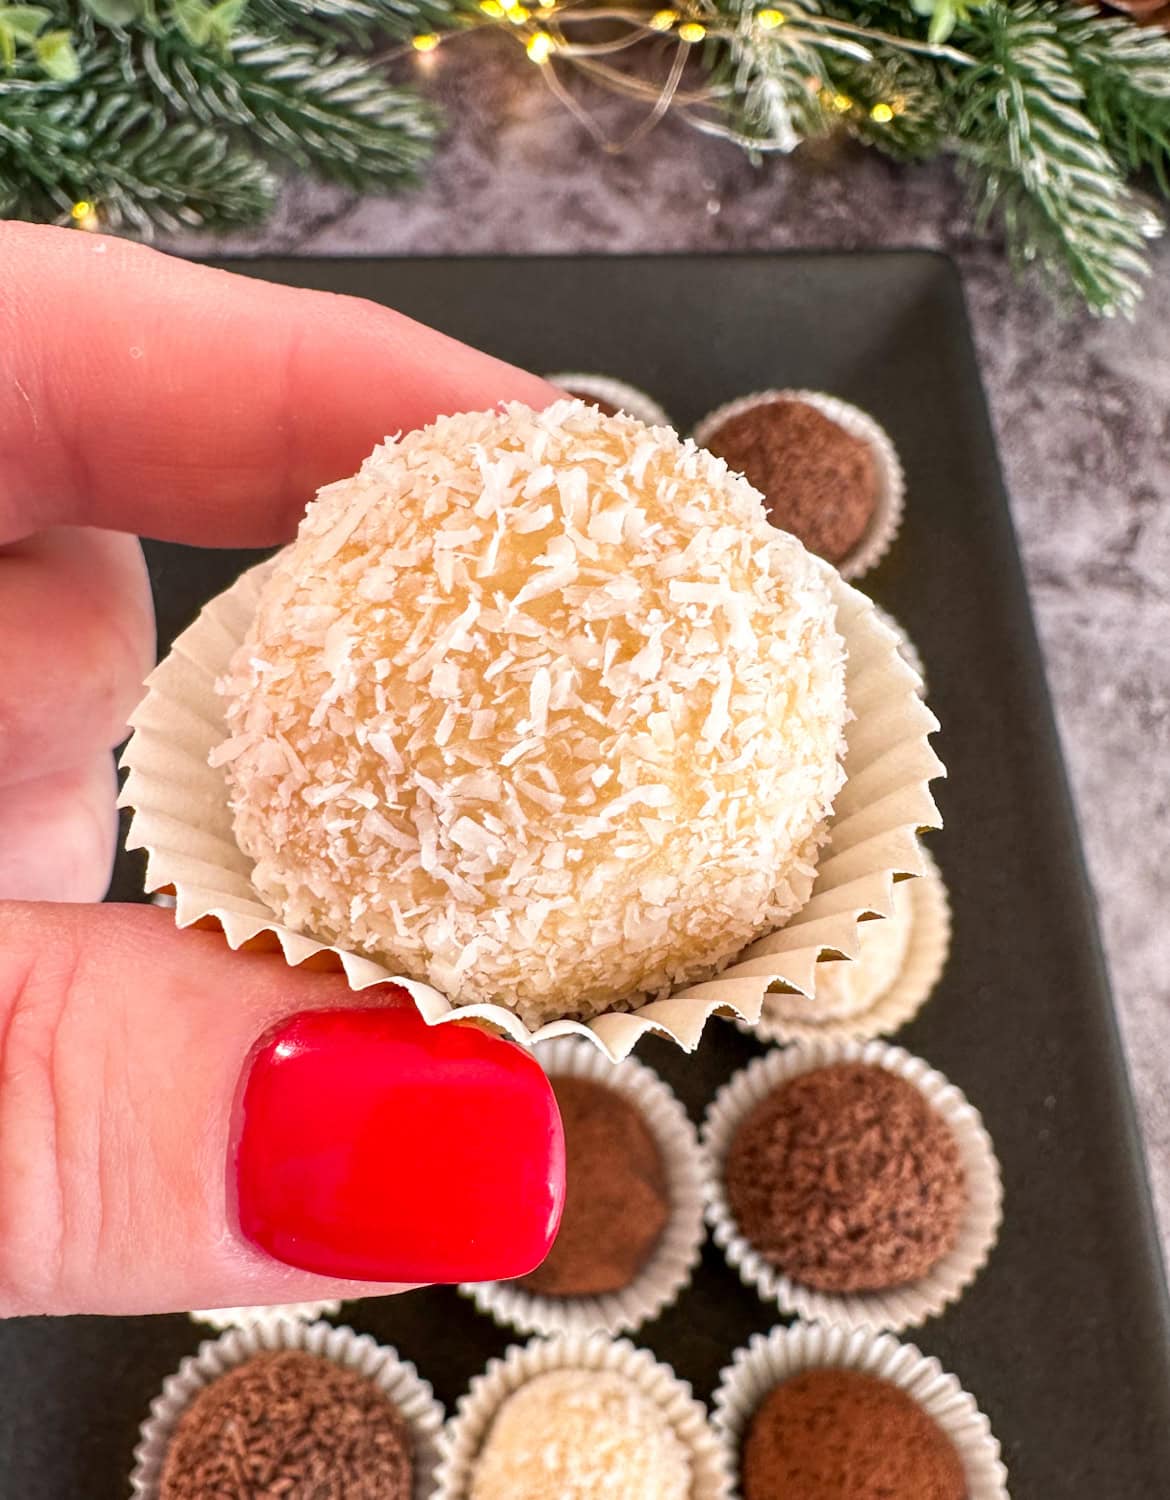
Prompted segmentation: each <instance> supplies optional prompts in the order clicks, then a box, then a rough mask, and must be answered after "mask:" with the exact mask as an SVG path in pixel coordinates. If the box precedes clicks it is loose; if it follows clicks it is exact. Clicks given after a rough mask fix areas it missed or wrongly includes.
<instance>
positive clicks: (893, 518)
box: [694, 390, 906, 579]
mask: <svg viewBox="0 0 1170 1500" xmlns="http://www.w3.org/2000/svg"><path fill="white" fill-rule="evenodd" d="M773 401H793V402H800V403H802V404H803V405H805V406H811V407H813V408H815V410H817V411H819V412H820V413H821V414H822V415H823V416H826V417H828V419H829V420H830V421H831V422H835V423H836V424H837V426H838V427H841V428H843V429H844V430H845V431H846V432H847V433H849V434H850V436H851V437H855V438H858V439H860V440H861V441H862V442H863V443H865V444H866V445H867V446H868V447H869V449H870V452H871V453H872V455H873V461H874V472H875V478H876V485H877V494H876V497H875V501H874V509H873V514H872V516H871V517H870V519H869V522H868V524H867V526H866V528H865V532H864V534H863V535H862V537H861V539H860V541H858V542H857V543H856V544H855V545H854V546H853V547H852V548H851V549H850V551H849V553H848V555H847V556H845V557H844V558H842V559H841V561H840V562H839V563H838V564H837V567H838V571H839V572H840V574H841V576H842V578H849V579H855V578H860V577H861V576H862V575H863V574H864V573H868V572H869V570H870V569H871V568H872V567H874V566H875V565H876V564H877V563H879V562H880V561H881V559H882V558H883V557H884V556H885V554H886V552H887V551H888V550H889V547H890V543H891V542H892V541H893V540H894V537H895V536H896V535H897V533H898V528H899V526H900V525H901V523H902V508H903V502H904V497H905V492H906V481H905V477H904V475H903V473H902V464H901V461H900V460H899V458H898V454H897V451H896V449H895V448H894V445H893V443H892V442H891V441H890V439H889V436H888V434H887V433H886V431H885V429H884V428H883V427H880V426H879V425H878V423H877V422H875V421H874V419H873V418H872V417H871V416H870V415H869V413H868V412H864V411H862V410H861V408H860V407H857V406H852V405H850V403H849V402H848V401H841V400H840V399H839V398H838V397H836V396H827V395H825V394H824V392H823V391H790V390H784V391H756V392H755V393H754V394H752V395H750V396H741V397H740V398H739V399H738V400H736V401H729V402H728V403H727V404H726V405H725V406H720V407H718V408H716V410H715V411H713V412H710V413H709V414H708V415H707V416H705V417H704V418H703V420H702V421H701V422H700V423H699V425H698V426H697V427H696V428H695V433H694V437H695V442H696V443H699V444H701V445H702V446H703V447H706V446H707V444H708V442H710V440H711V439H712V438H713V437H714V435H715V433H716V432H717V431H718V430H719V428H720V427H721V426H722V425H723V424H724V423H725V422H728V421H730V420H731V419H732V418H733V417H739V416H742V415H743V414H744V413H745V412H748V411H751V409H752V408H753V407H755V406H765V405H767V404H769V403H770V402H773ZM733 467H734V465H733ZM750 477H751V476H749V478H750Z"/></svg>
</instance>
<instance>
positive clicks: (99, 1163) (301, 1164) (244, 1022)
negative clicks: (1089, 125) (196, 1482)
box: [0, 902, 564, 1314]
mask: <svg viewBox="0 0 1170 1500" xmlns="http://www.w3.org/2000/svg"><path fill="white" fill-rule="evenodd" d="M563 1195H564V1142H563V1138H562V1135H561V1128H560V1122H559V1119H558V1117H557V1112H556V1104H555V1101H554V1098H553V1094H552V1090H551V1088H550V1087H549V1084H548V1081H547V1079H546V1078H545V1076H544V1074H543V1072H542V1071H541V1069H540V1067H539V1065H538V1064H537V1063H536V1062H535V1060H534V1059H533V1058H532V1057H531V1056H530V1055H528V1054H527V1053H525V1052H524V1051H523V1050H522V1049H520V1048H519V1047H517V1046H515V1045H514V1044H513V1043H511V1042H506V1041H501V1040H499V1039H498V1038H496V1037H493V1036H489V1035H488V1034H487V1033H485V1032H483V1031H481V1030H480V1029H479V1028H477V1027H475V1026H471V1025H444V1026H438V1027H428V1026H426V1024H425V1023H424V1022H423V1021H422V1019H421V1018H420V1017H419V1016H418V1014H417V1012H416V1011H415V1010H414V1007H413V1006H412V1005H411V1004H410V1003H409V1000H408V999H407V998H406V997H405V995H403V993H402V992H401V991H396V990H394V989H392V988H390V987H387V988H385V989H380V990H377V991H369V992H364V993H362V994H360V995H356V994H354V993H353V992H352V991H350V990H349V989H348V988H347V986H346V984H345V982H344V980H343V979H342V978H341V977H339V976H336V975H332V974H313V973H308V972H306V971H305V970H303V969H301V970H297V969H290V968H289V967H288V966H287V965H286V964H285V963H284V961H283V959H282V958H281V957H280V956H279V955H262V954H245V953H233V952H231V951H230V950H229V949H228V947H227V946H226V944H225V943H224V941H223V939H222V937H221V936H219V935H218V934H215V933H209V932H197V931H186V932H180V931H178V930H177V929H176V928H175V927H174V925H173V919H171V918H170V917H169V916H168V915H167V914H166V913H164V912H162V911H160V910H156V909H152V908H149V907H139V906H106V907H100V908H93V907H90V908H85V907H72V906H53V905H48V904H39V903H35V904H18V903H11V902H5V903H0V1314H16V1313H44V1312H48V1313H71V1312H98V1313H140V1312H157V1311H164V1310H173V1309H184V1308H189V1307H216V1306H226V1305H235V1304H242V1303H270V1302H289V1301H306V1300H317V1299H326V1298H337V1297H342V1298H345V1297H354V1296H360V1295H367V1294H369V1293H371V1292H385V1291H388V1290H392V1289H393V1287H391V1286H388V1285H387V1284H386V1283H397V1284H402V1283H417V1282H424V1281H463V1280H473V1281H478V1280H493V1279H496V1278H501V1277H508V1276H518V1275H522V1274H524V1273H525V1272H526V1271H528V1270H531V1269H532V1268H533V1267H534V1266H535V1265H536V1264H538V1263H539V1261H540V1260H541V1259H542V1258H543V1256H544V1254H545V1253H546V1251H547V1249H548V1247H549V1245H550V1243H551V1240H552V1236H553V1234H554V1233H555V1231H556V1226H557V1222H558V1219H559V1216H560V1209H561V1204H562V1201H563ZM336 1278H340V1280H339V1279H336ZM371 1283H377V1285H371Z"/></svg>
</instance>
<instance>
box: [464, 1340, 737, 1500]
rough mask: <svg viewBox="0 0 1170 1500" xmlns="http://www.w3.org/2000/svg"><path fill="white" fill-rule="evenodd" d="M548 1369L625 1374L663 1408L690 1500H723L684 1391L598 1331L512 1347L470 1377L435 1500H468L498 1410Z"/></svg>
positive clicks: (717, 1451) (697, 1416) (706, 1437)
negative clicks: (686, 1469) (687, 1468)
mask: <svg viewBox="0 0 1170 1500" xmlns="http://www.w3.org/2000/svg"><path fill="white" fill-rule="evenodd" d="M550 1370H605V1371H609V1372H610V1373H612V1374H615V1375H623V1376H624V1377H625V1378H626V1379H627V1380H629V1381H631V1382H632V1383H633V1384H634V1385H635V1386H636V1387H637V1388H638V1390H639V1391H640V1392H641V1393H642V1395H644V1396H646V1397H648V1398H649V1399H650V1400H651V1401H653V1402H655V1404H656V1405H657V1406H658V1407H659V1408H660V1409H661V1411H662V1414H663V1416H664V1417H665V1418H666V1420H667V1421H668V1422H669V1423H670V1425H671V1427H672V1428H673V1429H674V1432H675V1435H676V1436H677V1437H678V1439H679V1441H680V1442H681V1443H682V1444H683V1445H684V1446H685V1448H686V1449H687V1452H688V1453H689V1454H690V1458H691V1495H690V1500H726V1497H727V1496H728V1495H729V1494H730V1489H731V1479H730V1474H729V1471H728V1467H727V1460H726V1457H725V1454H724V1450H723V1445H722V1443H721V1442H720V1440H719V1439H718V1437H717V1436H716V1435H715V1432H714V1430H713V1429H712V1427H711V1424H710V1422H709V1421H708V1420H707V1412H706V1408H705V1407H704V1406H703V1405H702V1403H701V1402H699V1401H697V1400H696V1399H695V1398H694V1396H693V1395H692V1394H691V1388H690V1386H689V1385H688V1384H687V1383H686V1381H684V1380H680V1379H679V1378H678V1376H677V1375H676V1374H675V1373H674V1371H673V1370H672V1369H671V1367H670V1366H669V1365H666V1364H663V1363H661V1362H660V1361H659V1360H656V1359H655V1358H654V1356H653V1355H652V1354H651V1353H650V1352H649V1351H648V1350H646V1349H637V1348H635V1347H634V1345H633V1344H631V1343H630V1342H629V1340H628V1339H617V1340H613V1339H609V1338H607V1337H606V1336H605V1335H604V1334H598V1333H594V1334H566V1335H564V1336H562V1337H560V1338H553V1339H532V1340H531V1341H530V1342H529V1343H527V1344H523V1345H520V1344H513V1345H512V1347H511V1348H510V1349H508V1350H507V1351H506V1352H505V1354H504V1357H503V1358H502V1359H493V1360H492V1361H491V1362H490V1363H489V1364H488V1367H487V1369H486V1370H485V1371H484V1372H483V1374H482V1375H477V1376H476V1377H475V1379H474V1380H473V1381H472V1382H471V1387H470V1389H469V1390H468V1392H467V1394H466V1395H464V1396H462V1397H460V1399H459V1403H458V1405H457V1407H456V1409H455V1415H454V1416H453V1417H452V1418H451V1420H450V1421H449V1422H448V1423H447V1426H446V1428H445V1429H444V1432H443V1436H442V1440H441V1444H440V1450H441V1457H440V1462H439V1470H438V1488H437V1491H436V1496H435V1500H467V1493H468V1487H469V1485H470V1482H471V1476H472V1473H473V1472H474V1468H475V1461H476V1459H477V1457H478V1456H479V1452H480V1450H481V1449H482V1447H483V1444H484V1440H485V1438H486V1437H487V1435H488V1431H489V1429H490V1428H491V1425H492V1422H493V1421H494V1420H495V1416H496V1413H497V1412H498V1411H499V1409H500V1407H501V1405H502V1404H503V1402H504V1401H505V1400H506V1399H507V1398H508V1397H509V1396H510V1395H511V1394H512V1393H513V1391H517V1390H519V1389H520V1387H521V1386H523V1385H527V1383H528V1382H529V1381H530V1380H534V1379H535V1378H536V1377H537V1376H538V1375H544V1374H547V1373H548V1372H549V1371H550Z"/></svg>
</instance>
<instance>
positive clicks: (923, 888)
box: [737, 849, 951, 1045]
mask: <svg viewBox="0 0 1170 1500" xmlns="http://www.w3.org/2000/svg"><path fill="white" fill-rule="evenodd" d="M923 855H924V857H925V861H926V865H927V869H926V872H925V874H924V875H923V876H922V878H921V879H920V880H913V881H911V882H910V883H909V893H910V900H911V901H912V902H913V909H912V912H911V922H910V936H909V939H908V940H907V944H906V952H905V954H904V955H903V958H902V965H901V967H900V969H899V970H898V973H897V975H896V976H895V978H894V980H893V982H892V983H891V984H890V985H888V986H887V987H886V989H885V990H883V991H882V993H881V994H880V995H879V996H878V997H877V999H876V1000H875V1001H874V1002H873V1004H872V1005H869V1006H867V1007H866V1008H865V1010H861V1011H858V1012H856V1013H855V1014H853V1015H848V1016H839V1017H829V1018H826V1019H825V1020H822V1021H818V1020H815V1019H814V1018H813V1012H814V1011H815V1009H816V1003H817V1002H816V999H815V998H814V999H812V1000H811V1001H809V1002H808V1011H809V1014H808V1016H807V1018H801V1019H796V1018H794V1017H792V1016H786V1015H781V1014H778V1010H779V1007H778V1006H777V1004H776V999H777V998H779V997H775V998H774V997H769V996H765V998H764V1004H763V1007H762V1009H761V1011H760V1019H759V1021H758V1022H757V1023H756V1025H755V1026H749V1025H748V1024H747V1022H746V1021H740V1022H738V1023H737V1024H738V1026H739V1028H740V1030H741V1031H743V1032H745V1033H747V1035H749V1036H757V1037H759V1039H760V1040H761V1041H762V1042H778V1043H780V1044H781V1045H787V1044H788V1043H789V1042H818V1041H824V1042H828V1041H869V1040H871V1038H873V1037H879V1036H893V1034H894V1032H896V1031H898V1030H899V1029H900V1028H901V1027H903V1026H905V1025H907V1024H908V1023H909V1022H910V1021H912V1020H913V1019H914V1017H915V1016H916V1015H917V1014H918V1012H919V1011H920V1010H921V1009H922V1007H923V1006H924V1005H925V1004H926V1002H927V1001H928V1000H929V999H930V997H931V995H932V993H933V992H934V988H935V986H936V985H937V984H938V982H939V980H940V979H941V978H942V972H943V969H944V968H945V967H946V962H947V955H948V954H949V952H950V947H951V904H950V899H949V897H948V896H947V888H946V885H945V884H944V883H943V878H942V876H941V875H940V874H939V872H938V867H937V866H936V865H935V863H934V860H933V858H932V857H931V855H930V854H929V852H928V851H927V850H925V849H924V850H923Z"/></svg>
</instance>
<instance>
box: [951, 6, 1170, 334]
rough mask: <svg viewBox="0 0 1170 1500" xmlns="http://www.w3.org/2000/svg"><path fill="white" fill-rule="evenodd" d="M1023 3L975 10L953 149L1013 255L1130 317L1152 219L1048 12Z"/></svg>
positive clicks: (1105, 309)
mask: <svg viewBox="0 0 1170 1500" xmlns="http://www.w3.org/2000/svg"><path fill="white" fill-rule="evenodd" d="M1052 10H1053V7H1051V6H1044V5H1039V4H1036V3H1035V0H1023V3H1020V4H1016V5H1013V6H1011V7H1008V6H1006V5H989V6H987V7H986V8H985V9H982V10H979V11H977V12H973V13H972V15H971V17H970V20H969V27H970V31H969V34H967V35H964V37H963V43H964V46H965V47H966V48H967V50H968V51H969V52H971V53H972V54H973V55H974V57H975V58H976V62H975V64H974V66H972V67H970V68H965V69H957V70H956V72H955V76H954V85H955V88H956V91H957V92H956V100H957V105H958V115H957V120H956V135H957V139H956V142H955V148H956V150H957V151H958V153H959V155H960V157H961V159H962V160H963V161H965V162H966V163H967V165H968V166H969V167H970V168H971V170H972V172H973V174H974V177H975V181H976V189H977V195H978V202H979V212H980V220H981V222H985V221H986V220H987V219H988V218H989V217H991V216H993V215H998V216H999V218H1000V219H1001V220H1002V221H1003V223H1004V225H1005V228H1006V230H1007V232H1008V239H1009V243H1010V244H1011V246H1012V247H1013V249H1014V252H1015V254H1016V255H1017V256H1018V257H1020V258H1021V259H1023V260H1025V261H1035V262H1037V263H1038V264H1039V265H1040V266H1041V267H1042V268H1043V269H1045V270H1046V271H1047V272H1049V273H1050V274H1053V275H1056V276H1058V277H1059V275H1060V274H1061V273H1062V272H1064V273H1067V275H1068V276H1069V277H1070V278H1071V279H1072V282H1073V284H1074V285H1075V286H1076V287H1077V289H1078V290H1079V291H1080V293H1081V295H1082V296H1083V297H1084V298H1085V301H1086V302H1087V303H1088V304H1089V306H1090V307H1091V308H1092V309H1093V310H1094V311H1096V312H1099V313H1103V314H1107V315H1109V314H1113V313H1116V312H1121V313H1124V314H1127V315H1129V314H1132V312H1133V309H1134V307H1135V306H1136V304H1137V302H1138V300H1139V298H1140V296H1141V283H1142V280H1143V278H1144V277H1145V276H1146V275H1148V273H1149V266H1148V263H1147V261H1146V258H1145V256H1144V253H1143V251H1144V244H1143V242H1144V240H1145V238H1146V237H1147V236H1149V235H1151V234H1153V233H1156V232H1157V222H1156V220H1154V219H1153V217H1152V215H1151V214H1149V213H1148V212H1147V211H1146V210H1145V209H1144V208H1143V207H1142V206H1141V204H1140V203H1139V202H1138V201H1137V199H1136V198H1135V197H1134V196H1133V194H1132V193H1130V192H1129V191H1128V190H1127V188H1126V186H1125V182H1124V180H1123V178H1122V176H1121V174H1120V172H1119V170H1118V167H1117V165H1116V163H1115V162H1114V160H1113V158H1112V157H1111V156H1110V154H1109V152H1108V151H1107V150H1106V148H1105V146H1104V144H1103V142H1102V140H1101V136H1100V134H1099V133H1098V131H1097V129H1096V127H1095V126H1094V125H1093V123H1092V122H1091V121H1090V120H1089V119H1088V117H1087V116H1086V115H1085V113H1084V111H1083V105H1084V92H1083V90H1082V88H1081V84H1080V82H1079V81H1078V79H1077V76H1076V73H1075V72H1074V70H1073V67H1072V65H1071V63H1070V62H1069V59H1068V54H1067V52H1066V51H1065V49H1064V47H1063V45H1062V43H1061V38H1060V32H1059V29H1058V27H1057V25H1056V23H1055V21H1054V19H1053V15H1052Z"/></svg>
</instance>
